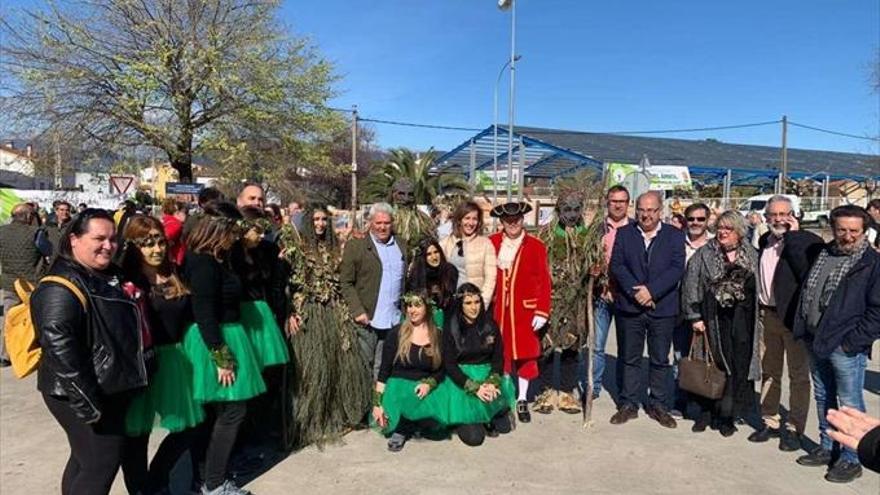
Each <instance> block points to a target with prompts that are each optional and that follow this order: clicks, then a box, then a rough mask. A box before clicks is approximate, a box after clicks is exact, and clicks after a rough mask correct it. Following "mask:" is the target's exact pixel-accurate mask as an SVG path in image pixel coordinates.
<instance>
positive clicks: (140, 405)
mask: <svg viewBox="0 0 880 495" xmlns="http://www.w3.org/2000/svg"><path fill="white" fill-rule="evenodd" d="M156 362H157V369H156V372H155V373H154V374H153V375H152V376H151V377H150V384H149V385H148V386H147V388H146V389H144V391H143V392H141V393H139V394H138V395H137V396H136V397H135V398H134V399H132V401H131V404H130V405H129V408H128V413H127V414H126V418H125V427H126V431H127V433H128V434H129V435H131V436H139V435H146V434H148V433H150V432H151V431H153V428H154V427H155V425H156V419H157V418H158V419H159V425H161V426H162V428H165V429H166V430H168V431H170V432H178V431H183V430H185V429H187V428H192V427H193V426H196V425H198V424H199V423H201V422H202V421H203V420H204V419H205V411H204V409H203V408H202V405H201V404H200V403H198V402H196V400H195V398H194V395H193V381H192V378H193V369H192V364H191V363H190V361H189V360H188V359H187V358H186V356H185V355H184V353H183V347H182V345H181V344H169V345H162V346H157V347H156Z"/></svg>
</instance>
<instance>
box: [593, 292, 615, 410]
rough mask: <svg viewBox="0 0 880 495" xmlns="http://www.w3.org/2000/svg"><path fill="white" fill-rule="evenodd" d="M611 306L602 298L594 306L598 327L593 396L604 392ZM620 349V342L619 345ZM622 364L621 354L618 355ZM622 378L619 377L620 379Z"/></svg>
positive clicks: (594, 357) (594, 351)
mask: <svg viewBox="0 0 880 495" xmlns="http://www.w3.org/2000/svg"><path fill="white" fill-rule="evenodd" d="M611 316H612V314H611V305H610V304H608V303H607V302H605V300H603V299H602V298H600V297H599V298H596V299H595V304H594V305H593V321H594V323H595V325H596V347H595V348H594V349H593V395H595V396H598V395H599V393H600V392H602V375H603V374H605V344H606V342H608V330H609V329H610V328H611ZM617 347H618V348H620V342H618V343H617ZM617 355H618V358H617V359H618V362H620V352H618V353H617ZM619 378H620V377H619V376H618V379H619Z"/></svg>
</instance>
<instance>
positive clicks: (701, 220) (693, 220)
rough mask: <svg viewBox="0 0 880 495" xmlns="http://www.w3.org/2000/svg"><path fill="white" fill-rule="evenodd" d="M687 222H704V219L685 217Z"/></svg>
mask: <svg viewBox="0 0 880 495" xmlns="http://www.w3.org/2000/svg"><path fill="white" fill-rule="evenodd" d="M687 221H688V222H705V221H706V217H687Z"/></svg>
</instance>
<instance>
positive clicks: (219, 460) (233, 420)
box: [205, 401, 247, 490]
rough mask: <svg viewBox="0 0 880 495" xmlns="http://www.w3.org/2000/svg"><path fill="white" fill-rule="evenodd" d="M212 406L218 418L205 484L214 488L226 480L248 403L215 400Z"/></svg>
mask: <svg viewBox="0 0 880 495" xmlns="http://www.w3.org/2000/svg"><path fill="white" fill-rule="evenodd" d="M210 406H211V408H212V409H213V410H214V413H215V415H216V419H215V420H214V425H213V428H212V429H211V437H210V440H209V441H208V450H207V452H206V454H205V486H207V487H208V489H209V490H213V489H215V488H217V487H218V486H220V485H222V484H223V481H225V480H226V466H227V464H228V463H229V456H230V454H232V447H233V446H235V438H236V437H237V436H238V428H239V427H240V426H241V423H242V422H244V417H245V415H246V414H247V403H246V402H244V401H237V402H214V403H211V404H210Z"/></svg>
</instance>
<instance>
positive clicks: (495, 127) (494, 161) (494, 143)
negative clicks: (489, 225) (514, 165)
mask: <svg viewBox="0 0 880 495" xmlns="http://www.w3.org/2000/svg"><path fill="white" fill-rule="evenodd" d="M521 58H522V55H517V56H515V57H513V60H514V61H517V60H519V59H521ZM509 65H510V60H508V61H507V62H504V66H503V67H501V70H500V71H499V72H498V78H497V79H496V80H495V97H494V99H493V100H492V101H493V102H494V108H493V114H492V116H493V117H492V118H493V120H492V122H493V125H492V130H493V139H492V181H493V182H492V184H493V185H492V205H493V206H494V205H496V204H498V85H500V84H501V76H503V75H504V71H505V70H507V67H508V66H509ZM510 180H511V177H510V172H509V171H508V175H507V182H508V183H510Z"/></svg>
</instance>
